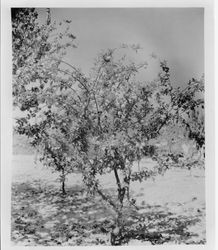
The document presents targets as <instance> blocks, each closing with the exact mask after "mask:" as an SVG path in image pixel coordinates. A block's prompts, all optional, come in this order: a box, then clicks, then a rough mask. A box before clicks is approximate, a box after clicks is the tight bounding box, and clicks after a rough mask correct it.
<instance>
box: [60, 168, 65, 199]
mask: <svg viewBox="0 0 218 250" xmlns="http://www.w3.org/2000/svg"><path fill="white" fill-rule="evenodd" d="M61 190H62V194H63V195H65V194H66V190H65V171H64V168H63V169H62V175H61Z"/></svg>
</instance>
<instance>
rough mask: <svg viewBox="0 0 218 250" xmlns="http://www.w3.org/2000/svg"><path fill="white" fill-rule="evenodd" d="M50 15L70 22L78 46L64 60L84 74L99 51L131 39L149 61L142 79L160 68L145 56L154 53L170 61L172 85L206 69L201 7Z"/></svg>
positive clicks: (68, 11) (78, 10) (67, 11)
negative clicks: (79, 68)
mask: <svg viewBox="0 0 218 250" xmlns="http://www.w3.org/2000/svg"><path fill="white" fill-rule="evenodd" d="M43 13H45V11H44V10H40V15H39V17H41V16H42V14H43ZM51 14H52V20H55V21H57V22H59V21H61V20H63V19H70V20H72V23H71V24H70V26H71V30H72V32H73V34H74V35H75V36H76V38H77V39H76V44H77V45H78V48H77V49H74V50H72V51H71V52H70V53H69V54H68V55H67V59H68V61H70V62H71V63H73V64H74V65H76V66H79V67H81V68H82V69H83V70H84V71H85V72H88V71H89V69H90V68H91V66H92V64H93V61H94V58H95V57H96V55H97V53H98V52H100V51H101V50H102V49H107V48H115V47H119V46H120V45H121V44H122V43H128V44H131V43H134V44H140V45H141V47H142V48H143V50H141V51H139V52H138V57H140V59H141V60H146V61H147V62H148V64H149V65H148V69H147V71H145V73H144V77H145V79H146V80H151V79H153V78H155V77H156V76H157V72H158V69H159V68H158V60H154V59H151V57H150V56H149V55H150V54H151V53H152V52H153V53H155V54H156V55H157V56H158V57H159V58H161V59H166V60H167V61H168V64H169V66H170V70H171V71H170V72H171V79H172V81H173V82H175V83H176V85H178V84H184V82H187V81H188V80H189V79H191V78H192V77H196V78H199V77H201V75H202V74H203V73H204V10H203V8H104V9H102V8H85V9H83V8H69V9H65V8H63V9H60V8H56V9H51Z"/></svg>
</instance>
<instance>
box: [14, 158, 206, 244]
mask: <svg viewBox="0 0 218 250" xmlns="http://www.w3.org/2000/svg"><path fill="white" fill-rule="evenodd" d="M146 164H152V162H151V161H150V160H149V159H145V160H144V161H143V162H142V167H143V165H146ZM57 178H58V175H57V174H54V173H51V172H50V171H49V170H48V169H46V168H45V167H43V166H42V165H41V164H40V163H37V164H35V163H34V156H32V155H14V157H13V163H12V220H11V224H12V231H11V239H12V242H13V244H14V245H23V246H36V245H43V246H58V245H62V246H74V245H109V244H110V242H109V232H110V231H111V228H112V225H113V216H114V214H113V212H112V210H110V208H109V207H108V206H105V204H104V203H103V202H102V200H101V199H100V197H87V195H86V192H85V190H84V187H83V184H82V179H81V175H80V174H78V173H77V174H71V175H69V177H68V180H67V183H66V189H67V195H65V196H63V195H62V194H61V192H60V183H59V181H58V180H57ZM101 183H102V186H103V187H104V189H105V191H106V192H108V193H112V192H113V190H114V189H115V188H116V187H115V182H114V177H113V176H112V175H107V176H104V177H103V178H101ZM131 193H132V194H133V195H134V197H135V198H136V205H137V206H138V207H139V210H138V211H135V210H133V209H126V211H125V212H126V214H125V218H126V223H125V232H124V235H123V244H124V245H139V244H143V245H146V244H204V243H205V242H206V232H205V228H206V226H205V178H204V170H203V169H193V170H192V171H191V172H190V171H188V170H186V169H183V170H182V169H173V170H168V171H167V172H166V173H165V174H164V175H163V176H158V177H157V178H155V180H152V179H150V180H147V181H143V182H141V183H138V182H137V183H136V182H134V183H133V184H132V186H131Z"/></svg>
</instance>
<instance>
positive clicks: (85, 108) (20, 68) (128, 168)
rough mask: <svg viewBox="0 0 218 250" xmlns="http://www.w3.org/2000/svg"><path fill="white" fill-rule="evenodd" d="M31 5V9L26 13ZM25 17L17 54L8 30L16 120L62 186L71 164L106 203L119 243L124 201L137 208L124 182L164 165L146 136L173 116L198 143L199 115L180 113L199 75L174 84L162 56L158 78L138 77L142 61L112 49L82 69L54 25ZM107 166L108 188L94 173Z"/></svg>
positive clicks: (192, 103)
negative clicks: (146, 162)
mask: <svg viewBox="0 0 218 250" xmlns="http://www.w3.org/2000/svg"><path fill="white" fill-rule="evenodd" d="M28 13H29V12H28ZM32 13H35V12H34V11H33V12H31V13H30V14H28V15H33V14H32ZM48 14H49V12H48ZM28 15H27V16H28ZM19 18H20V16H19ZM19 18H17V19H16V18H15V21H14V22H15V24H14V25H15V26H16V28H13V29H14V30H13V32H15V34H16V32H18V31H16V29H18V30H19V32H20V33H22V32H24V31H25V29H22V28H18V27H20V26H19V21H16V20H19ZM22 20H26V19H22ZM31 20H33V27H34V29H33V30H34V32H36V34H35V33H34V37H31V39H27V41H26V40H25V39H26V38H25V37H28V35H29V29H28V30H26V32H27V35H24V34H25V32H24V34H23V33H22V35H23V36H22V39H20V40H21V41H22V42H21V48H22V49H21V50H20V51H23V52H22V53H21V55H20V52H19V50H18V49H17V48H16V44H17V43H18V41H17V40H16V39H15V35H14V38H13V51H14V54H13V63H14V96H15V104H16V105H18V106H19V107H20V108H21V110H23V111H25V116H24V117H22V118H20V119H18V121H17V122H18V127H17V131H18V133H20V134H26V135H28V136H29V137H30V138H31V140H32V145H33V146H35V147H37V148H38V149H39V150H40V152H41V155H42V157H41V160H42V161H43V162H44V163H45V164H46V165H49V166H51V167H52V169H54V170H55V171H59V172H60V173H61V179H62V189H63V192H65V187H64V180H65V176H66V174H67V173H70V172H72V171H75V170H76V169H77V170H79V171H80V172H81V173H82V175H83V181H84V183H85V185H86V186H87V190H88V193H89V195H93V194H98V195H100V196H101V197H102V199H103V200H104V201H105V203H106V204H108V205H109V206H110V207H111V208H112V209H113V211H114V213H115V223H114V224H115V225H114V229H113V231H112V233H111V244H112V245H120V244H121V243H122V237H123V232H124V224H125V217H124V211H125V209H126V207H127V206H133V207H134V208H136V209H137V207H136V200H135V197H131V196H130V183H131V182H132V181H142V180H144V179H147V178H150V177H154V176H156V175H157V174H159V173H163V172H164V171H165V170H166V169H168V168H169V163H168V158H166V157H163V155H162V154H161V153H160V152H159V151H158V149H156V147H155V146H154V145H151V141H152V140H153V139H155V138H158V137H159V136H160V134H161V133H162V130H163V129H164V128H165V127H167V126H169V125H170V124H174V123H175V122H176V123H184V124H186V126H187V130H188V131H189V137H191V138H192V139H194V140H195V141H196V143H197V145H199V147H202V146H203V143H204V140H203V139H200V138H201V137H203V136H204V132H203V126H204V124H202V123H200V125H199V126H200V132H197V131H196V126H195V125H194V124H195V122H197V121H196V119H193V118H192V117H190V118H189V119H191V120H188V117H186V115H184V114H185V113H187V114H189V113H190V112H191V110H192V109H193V108H194V109H195V108H196V107H198V106H199V105H202V98H196V97H195V94H196V93H197V92H198V91H203V80H202V81H196V80H195V79H193V80H192V81H191V82H190V84H189V86H188V87H187V88H185V89H183V90H180V89H178V88H173V87H172V85H171V83H170V74H169V68H168V66H167V64H166V62H161V64H160V66H161V73H160V75H159V77H158V79H157V80H155V81H153V82H151V83H147V82H144V81H139V80H137V74H138V73H139V71H140V70H144V69H145V68H146V65H147V64H146V63H141V64H136V63H134V62H131V61H128V60H127V59H126V57H125V56H120V57H119V56H118V55H119V53H117V51H118V50H117V49H113V50H108V51H106V52H104V53H103V52H102V53H101V54H100V55H99V57H98V58H97V60H96V63H95V66H94V68H93V72H92V74H91V75H90V76H89V77H86V76H85V75H84V74H82V73H81V72H80V71H79V70H78V69H76V68H75V67H74V66H72V65H70V64H69V63H67V62H65V61H64V58H63V55H64V52H65V51H66V48H67V44H64V45H63V46H60V45H59V43H60V41H59V38H58V37H57V35H56V36H55V40H52V39H51V37H52V36H51V35H52V34H53V33H54V31H56V28H55V26H53V25H52V24H51V23H50V21H47V24H46V25H43V26H38V25H37V24H36V21H35V19H34V18H33V19H31ZM47 20H50V15H48V18H47ZM24 23H25V22H24ZM36 30H37V31H36ZM19 32H18V34H19ZM30 33H31V32H30ZM44 34H46V35H45V37H46V39H45V45H43V46H45V47H46V48H48V49H42V50H43V52H41V50H40V49H39V48H40V46H41V45H39V44H40V43H37V41H38V39H41V38H42V37H44ZM67 34H68V33H66V35H67ZM67 36H68V35H67ZM18 37H19V36H18ZM73 39H74V37H73ZM29 40H30V41H29ZM27 42H29V44H27ZM35 43H36V44H35ZM71 45H72V43H71ZM29 46H32V47H33V48H35V50H34V49H30V52H31V51H32V53H30V54H28V56H27V57H26V54H27V53H25V49H26V52H27V51H28V49H27V48H26V47H28V48H29ZM38 46H39V47H38ZM43 48H44V47H43ZM134 48H135V47H133V49H134ZM137 48H138V47H137ZM39 51H40V52H39ZM38 54H40V56H39V55H38ZM19 58H21V59H19ZM19 60H21V61H19ZM187 124H188V125H189V126H188V125H187ZM193 134H195V136H193ZM201 140H202V141H201ZM169 153H170V152H169ZM145 156H150V157H152V158H153V160H154V161H155V162H156V166H155V167H154V168H153V169H150V168H149V167H147V166H144V168H143V169H140V168H139V169H138V171H137V172H135V171H133V167H134V164H135V162H140V160H141V159H142V158H144V157H145ZM169 157H171V156H170V155H169ZM108 173H112V174H113V175H114V180H115V183H116V186H117V191H116V193H115V194H112V195H111V194H109V193H107V192H105V191H104V188H103V187H102V186H101V184H100V179H99V177H100V176H101V175H105V174H108Z"/></svg>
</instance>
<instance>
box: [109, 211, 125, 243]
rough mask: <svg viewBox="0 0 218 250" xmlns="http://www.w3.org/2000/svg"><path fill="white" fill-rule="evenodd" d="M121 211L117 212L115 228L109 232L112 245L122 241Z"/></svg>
mask: <svg viewBox="0 0 218 250" xmlns="http://www.w3.org/2000/svg"><path fill="white" fill-rule="evenodd" d="M122 217H123V214H122V211H120V212H118V214H117V218H116V222H115V228H114V229H113V231H112V232H111V237H110V243H111V245H112V246H120V245H121V243H122V238H121V237H122V229H123V222H122Z"/></svg>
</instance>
